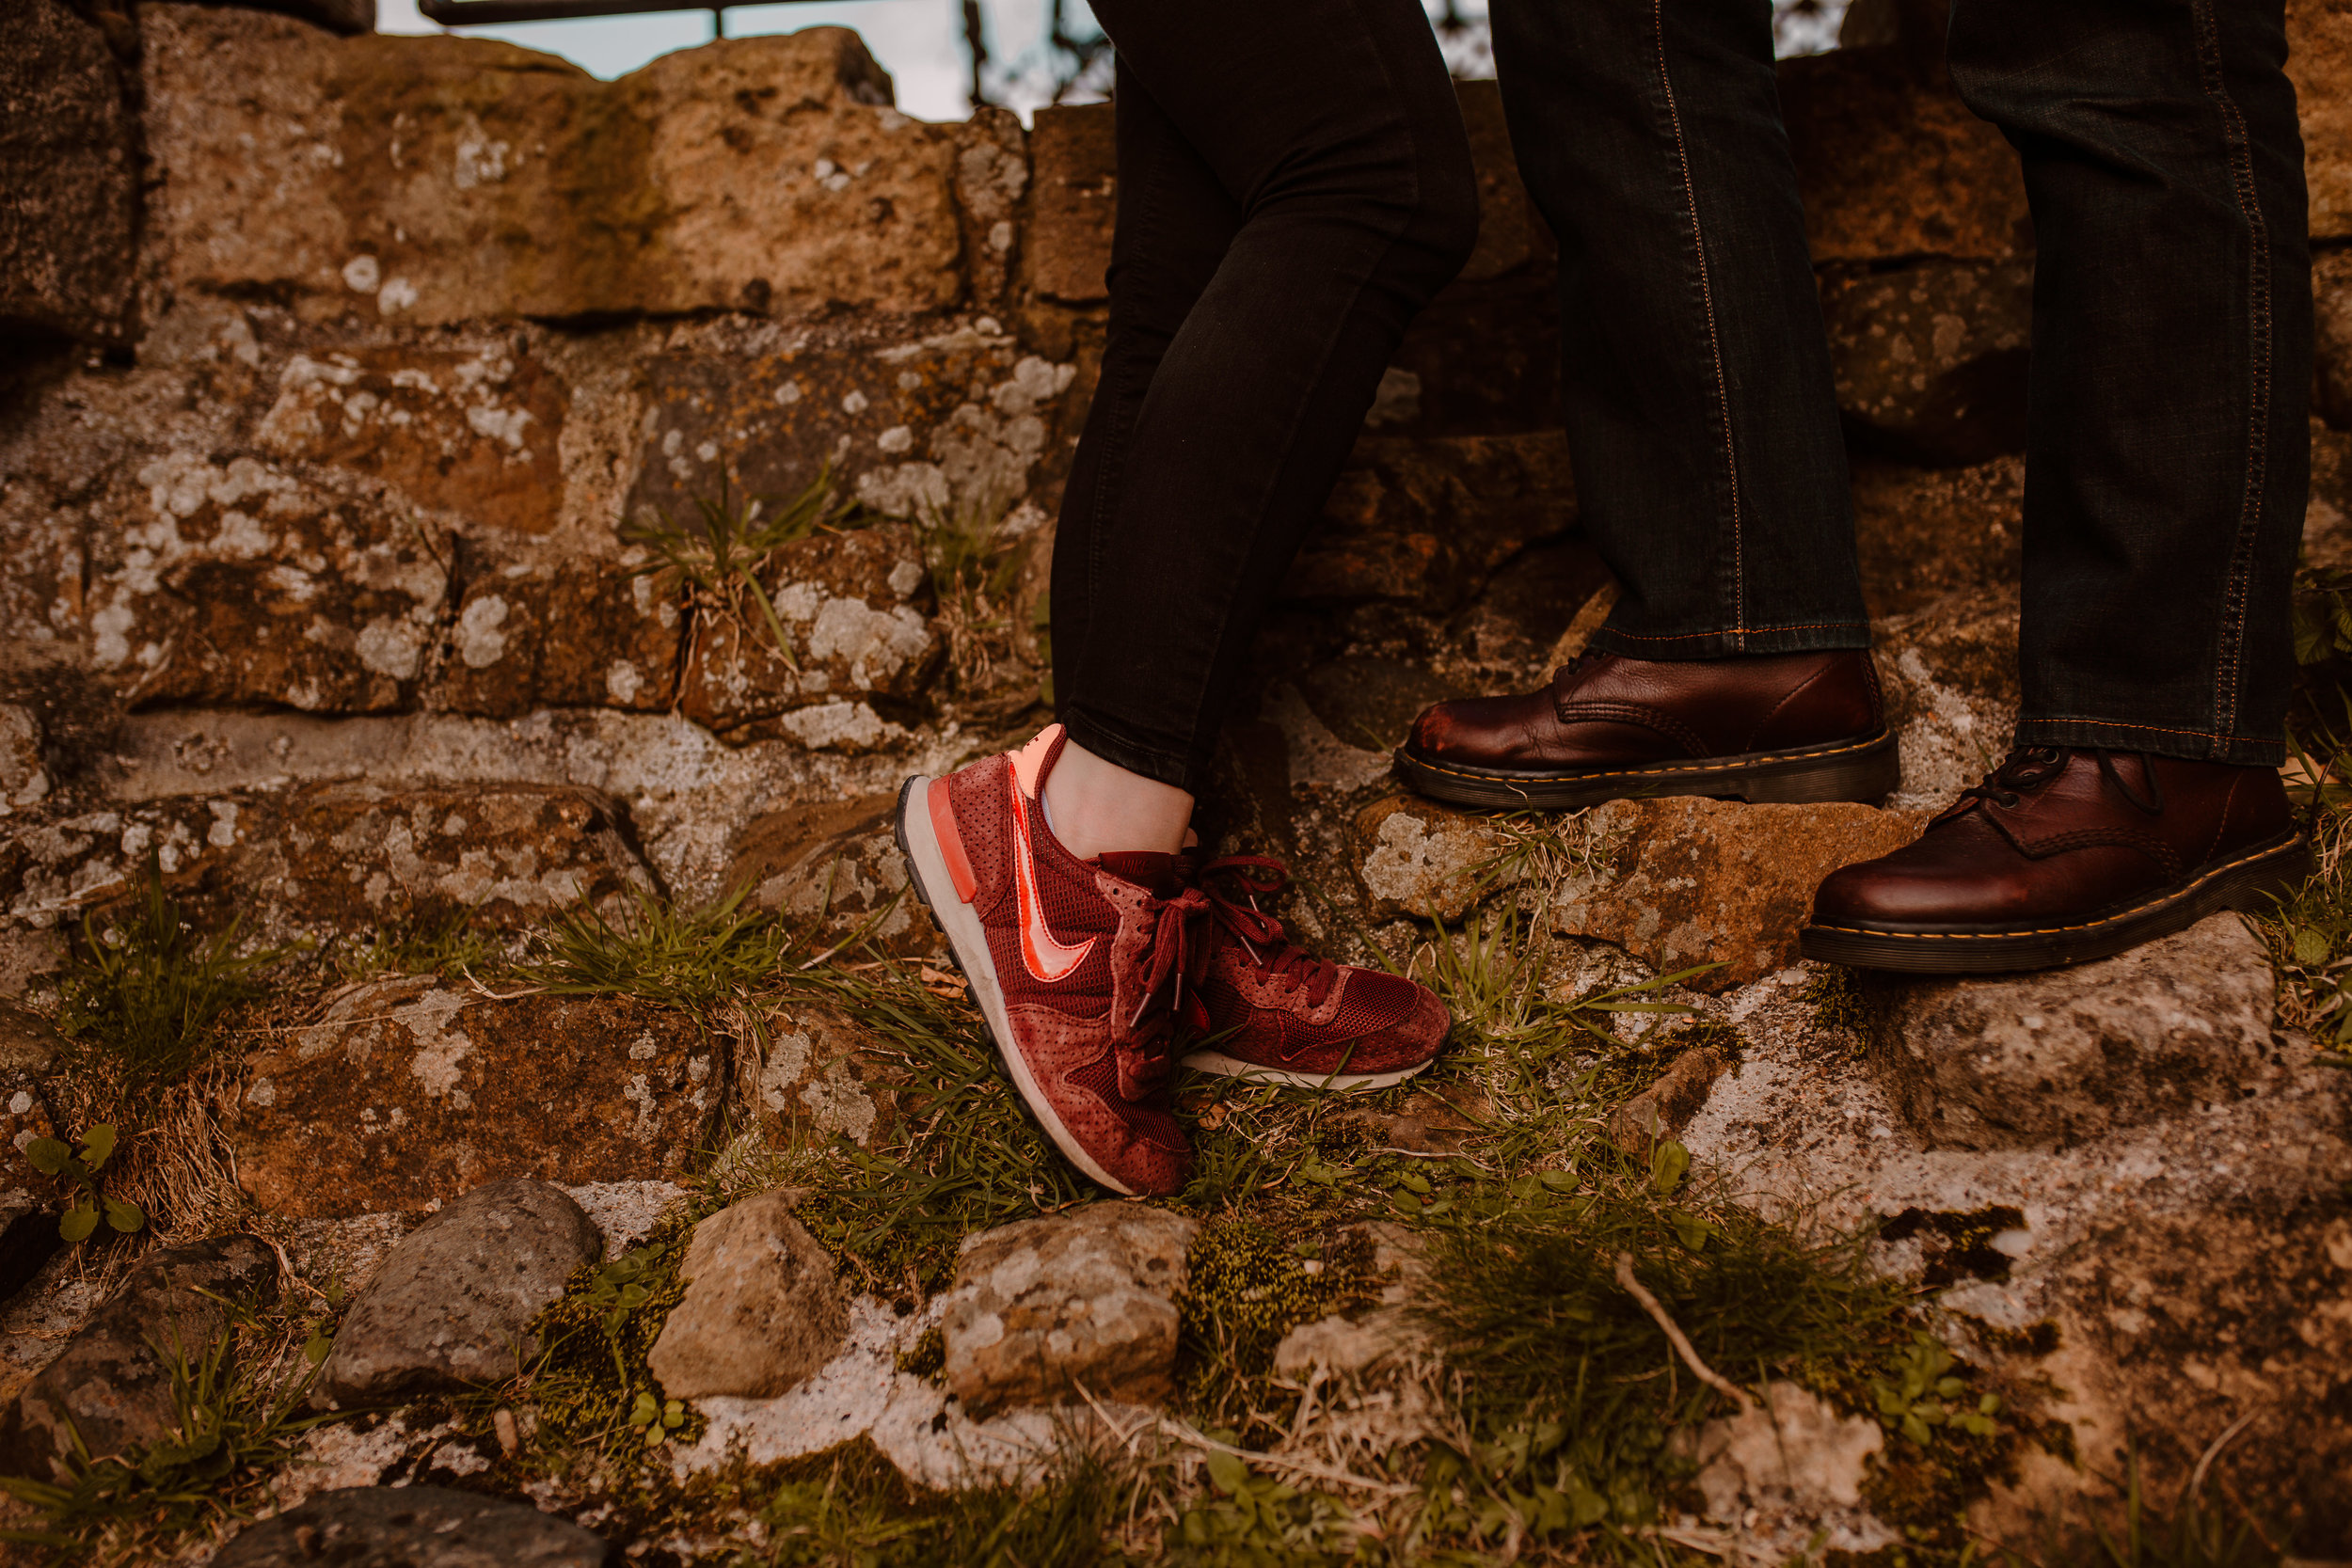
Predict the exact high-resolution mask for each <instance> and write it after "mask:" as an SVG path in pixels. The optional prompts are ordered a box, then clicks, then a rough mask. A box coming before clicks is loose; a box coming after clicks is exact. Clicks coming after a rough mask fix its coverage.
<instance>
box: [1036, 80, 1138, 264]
mask: <svg viewBox="0 0 2352 1568" xmlns="http://www.w3.org/2000/svg"><path fill="white" fill-rule="evenodd" d="M1117 119H1118V117H1117V115H1116V114H1115V113H1114V112H1113V111H1112V109H1111V106H1110V105H1109V104H1107V103H1087V104H1078V105H1066V106H1065V105H1059V104H1057V105H1054V106H1051V107H1048V108H1042V109H1040V110H1038V111H1037V114H1036V117H1035V118H1034V119H1033V120H1032V121H1031V123H1030V129H1029V164H1030V168H1031V170H1032V172H1033V175H1034V182H1033V183H1032V185H1031V187H1030V190H1031V195H1030V198H1029V235H1028V245H1027V247H1026V251H1025V261H1026V264H1027V267H1028V277H1029V287H1030V288H1032V289H1034V290H1036V291H1037V292H1038V293H1041V294H1042V295H1044V296H1045V297H1046V298H1047V299H1055V300H1059V301H1061V302H1062V303H1063V304H1066V305H1091V304H1093V303H1095V302H1096V301H1098V300H1103V299H1107V298H1109V297H1110V286H1109V285H1108V283H1106V282H1105V281H1104V272H1105V271H1107V270H1108V269H1109V266H1110V261H1111V226H1112V222H1113V220H1114V219H1115V218H1116V217H1117V216H1118V213H1119V148H1118V143H1117V141H1116V139H1115V138H1114V136H1113V134H1112V133H1113V130H1114V127H1115V125H1116V123H1117Z"/></svg>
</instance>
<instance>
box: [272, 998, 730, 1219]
mask: <svg viewBox="0 0 2352 1568" xmlns="http://www.w3.org/2000/svg"><path fill="white" fill-rule="evenodd" d="M720 1049H721V1048H720V1046H719V1044H718V1043H716V1042H714V1041H712V1040H711V1039H709V1038H707V1037H705V1036H704V1034H703V1032H702V1031H701V1030H700V1029H699V1028H697V1027H696V1025H695V1022H694V1020H693V1019H692V1018H691V1016H689V1015H688V1014H686V1013H683V1012H678V1011H673V1010H669V1009H665V1008H661V1007H658V1006H652V1005H650V1004H647V1003H644V1002H640V1001H638V1000H636V999H635V998H633V997H627V996H598V997H561V996H525V997H520V998H517V999H515V1000H512V1001H506V1002H496V1001H488V1000H484V999H482V998H479V997H477V996H474V995H472V994H471V993H469V992H465V991H460V990H453V989H449V988H446V987H443V986H442V985H440V984H439V983H437V981H434V980H432V979H429V978H413V979H399V980H388V981H379V982H375V983H373V984H370V985H367V986H363V987H361V988H359V989H358V990H354V991H352V992H350V993H349V994H347V995H345V996H343V997H342V998H340V999H338V1000H337V1001H336V1002H335V1004H334V1005H333V1006H330V1007H329V1008H328V1009H327V1010H326V1017H325V1018H324V1019H322V1020H321V1021H320V1022H317V1023H315V1024H311V1025H310V1026H308V1027H306V1028H302V1029H299V1030H296V1031H294V1033H293V1034H292V1035H291V1036H290V1037H289V1038H288V1043H287V1044H285V1045H283V1046H281V1047H279V1048H278V1049H275V1050H271V1051H265V1052H262V1053H260V1054H258V1055H256V1056H255V1057H254V1058H253V1059H252V1062H251V1076H250V1078H249V1079H248V1081H247V1084H246V1090H245V1095H244V1098H243V1101H241V1103H240V1107H239V1110H238V1114H237V1117H236V1122H235V1126H234V1128H233V1130H232V1131H231V1133H230V1141H231V1143H232V1145H233V1146H234V1148H235V1149H236V1155H237V1172H238V1176H239V1177H240V1179H241V1180H243V1181H244V1183H245V1187H246V1191H247V1192H248V1193H250V1194H251V1195H252V1196H253V1198H254V1201H255V1202H256V1203H258V1204H260V1205H261V1207H262V1209H264V1210H266V1211H268V1212H271V1213H276V1214H284V1215H290V1216H298V1217H307V1218H317V1217H326V1216H329V1215H338V1214H359V1213H368V1212H381V1211H385V1210H395V1209H417V1208H421V1207H423V1206H425V1205H426V1204H428V1203H431V1202H434V1201H436V1200H447V1199H451V1198H454V1197H456V1196H458V1195H459V1194H460V1193H464V1192H466V1191H468V1190H469V1189H471V1188H474V1187H476V1186H477V1185H478V1184H480V1183H482V1182H484V1181H488V1180H494V1179H497V1178H501V1177H524V1176H530V1177H537V1178H540V1179H542V1180H550V1181H562V1182H565V1183H579V1182H588V1181H625V1180H657V1179H671V1178H675V1177H676V1176H678V1175H679V1174H681V1173H683V1172H684V1171H685V1169H686V1167H687V1162H688V1161H689V1160H691V1158H692V1157H693V1155H694V1153H695V1151H696V1150H698V1149H701V1148H709V1147H711V1146H712V1142H713V1138H714V1135H715V1130H714V1127H713V1124H712V1118H713V1117H715V1116H716V1115H717V1112H718V1109H719V1105H720V1103H721V1100H722V1093H721V1091H722V1087H723V1081H724V1078H725V1072H724V1069H723V1064H722V1063H720V1062H717V1061H716V1060H714V1058H715V1057H716V1055H717V1053H718V1052H719V1050H720Z"/></svg>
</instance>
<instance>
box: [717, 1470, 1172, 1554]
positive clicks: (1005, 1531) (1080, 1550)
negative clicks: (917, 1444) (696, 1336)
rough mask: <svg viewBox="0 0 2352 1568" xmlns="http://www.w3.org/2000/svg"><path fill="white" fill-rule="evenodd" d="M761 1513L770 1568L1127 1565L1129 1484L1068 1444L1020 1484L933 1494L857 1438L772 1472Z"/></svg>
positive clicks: (1130, 1498)
mask: <svg viewBox="0 0 2352 1568" xmlns="http://www.w3.org/2000/svg"><path fill="white" fill-rule="evenodd" d="M766 1484H767V1485H768V1486H769V1487H771V1490H770V1491H769V1493H768V1495H767V1497H766V1500H765V1502H764V1504H763V1505H762V1506H761V1507H760V1510H759V1515H758V1516H759V1520H760V1523H761V1524H762V1525H763V1526H765V1527H766V1529H767V1534H768V1543H769V1544H768V1545H767V1547H766V1549H765V1551H764V1552H762V1553H760V1554H756V1555H748V1556H747V1557H745V1558H744V1559H742V1560H745V1561H749V1562H759V1563H767V1564H771V1565H773V1568H930V1565H931V1564H934V1563H942V1562H955V1563H959V1564H969V1565H971V1568H1042V1565H1044V1564H1049V1563H1050V1564H1054V1565H1056V1568H1064V1565H1066V1568H1093V1565H1095V1564H1104V1563H1114V1562H1126V1561H1129V1560H1130V1559H1129V1558H1128V1557H1127V1555H1126V1554H1125V1553H1124V1552H1122V1551H1121V1550H1120V1546H1119V1544H1118V1531H1119V1528H1120V1523H1121V1521H1122V1519H1123V1518H1124V1517H1125V1516H1126V1515H1127V1514H1128V1513H1129V1512H1130V1508H1131V1505H1132V1503H1133V1501H1134V1485H1133V1482H1132V1481H1130V1480H1128V1479H1127V1478H1126V1477H1124V1476H1122V1475H1121V1474H1120V1473H1119V1472H1117V1471H1114V1470H1113V1469H1112V1468H1111V1467H1110V1466H1109V1465H1105V1464H1104V1462H1103V1461H1102V1460H1100V1459H1098V1458H1096V1457H1094V1456H1093V1455H1092V1454H1090V1453H1089V1452H1088V1451H1086V1450H1085V1449H1083V1448H1082V1447H1079V1446H1076V1445H1071V1446H1069V1447H1067V1448H1066V1449H1064V1451H1063V1452H1062V1453H1060V1454H1059V1455H1057V1458H1056V1461H1055V1464H1054V1467H1053V1468H1052V1469H1051V1470H1049V1471H1048V1472H1047V1473H1046V1474H1044V1475H1042V1476H1040V1477H1036V1478H1033V1480H1032V1481H1031V1483H1030V1484H1029V1485H1027V1486H984V1487H974V1488H971V1489H969V1490H966V1491H961V1492H946V1493H943V1492H928V1491H925V1490H923V1489H922V1488H920V1487H917V1486H915V1485H914V1484H913V1483H911V1482H910V1481H907V1480H906V1478H905V1477H904V1476H902V1475H901V1474H899V1472H898V1466H897V1465H893V1464H891V1462H890V1461H889V1460H888V1459H886V1458H884V1457H883V1456H882V1453H881V1452H880V1451H878V1450H877V1449H875V1448H874V1446H873V1445H872V1444H871V1443H869V1442H867V1441H866V1439H864V1438H860V1439H858V1440H857V1441H856V1442H854V1443H849V1444H845V1445H843V1446H842V1447H840V1448H838V1449H829V1450H828V1451H826V1452H824V1453H821V1454H816V1455H812V1456H811V1457H809V1458H808V1459H804V1460H797V1461H792V1462H789V1463H787V1464H786V1465H779V1466H777V1467H776V1468H775V1470H773V1471H772V1472H771V1480H769V1481H768V1482H767V1483H766Z"/></svg>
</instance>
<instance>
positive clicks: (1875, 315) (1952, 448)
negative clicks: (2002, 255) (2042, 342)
mask: <svg viewBox="0 0 2352 1568" xmlns="http://www.w3.org/2000/svg"><path fill="white" fill-rule="evenodd" d="M1821 315H1822V319H1823V323H1824V325H1826V326H1827V328H1828V330H1829V344H1830V363H1831V366H1832V369H1833V370H1834V372H1835V373H1836V380H1837V409H1838V412H1839V414H1840V415H1842V416H1843V417H1844V419H1845V421H1846V426H1847V428H1848V430H1849V431H1851V432H1852V433H1853V434H1854V435H1856V436H1858V437H1859V438H1860V439H1861V440H1862V441H1863V442H1864V443H1866V444H1867V445H1869V446H1871V447H1875V448H1876V449H1878V450H1879V451H1883V452H1886V453H1888V454H1889V455H1892V456H1896V457H1899V458H1903V459H1906V460H1908V461H1911V462H1915V463H1926V464H1930V465H1933V466H1939V467H1945V466H1952V465H1962V464H1970V463H1982V462H1984V461H1986V460H1987V459H1989V458H1992V457H1995V456H1998V455H1999V454H2001V453H2004V452H2017V451H2024V450H2025V446H2026V361H2027V359H2028V358H2029V357H2030V356H2031V344H2032V341H2033V263H2032V262H2031V261H1985V262H1974V261H1922V262H1918V263H1915V264H1914V265H1912V266H1908V267H1904V268H1902V269H1901V270H1899V271H1896V272H1877V271H1871V272H1863V273H1858V274H1856V275H1854V276H1852V277H1846V278H1844V279H1841V280H1838V281H1835V282H1832V283H1830V284H1829V285H1828V286H1827V287H1825V288H1824V289H1823V290H1822V292H1821Z"/></svg>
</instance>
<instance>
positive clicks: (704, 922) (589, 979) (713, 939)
mask: <svg viewBox="0 0 2352 1568" xmlns="http://www.w3.org/2000/svg"><path fill="white" fill-rule="evenodd" d="M750 892H751V890H750V889H749V888H748V887H743V888H738V889H737V890H736V891H734V892H733V893H730V894H728V895H726V896H725V897H723V898H721V899H719V900H718V901H716V902H715V903H710V904H706V905H703V906H701V907H700V908H696V909H680V908H679V907H678V906H676V905H675V904H672V903H669V902H667V901H665V900H663V899H661V898H658V897H656V896H655V895H653V894H651V893H647V892H644V891H643V890H642V889H641V890H638V891H637V892H636V894H635V902H634V904H633V905H632V906H631V907H630V908H629V909H628V911H627V912H626V913H624V914H623V915H622V916H621V917H620V918H619V919H617V920H609V919H607V918H606V917H605V916H604V914H603V913H602V912H600V911H597V910H596V909H595V908H594V907H592V906H587V905H582V906H581V907H580V908H579V909H576V910H574V911H571V912H569V913H567V914H563V915H559V916H558V917H556V919H555V920H554V921H552V922H551V923H549V925H548V927H546V928H545V929H544V930H543V931H541V932H540V933H538V935H537V936H536V937H535V938H534V939H533V941H532V946H531V949H530V951H529V952H528V953H527V954H526V955H525V957H524V958H523V959H522V961H521V962H519V963H517V964H516V966H515V968H514V971H513V974H515V976H516V978H517V979H520V980H522V981H524V982H526V983H528V984H531V985H533V986H536V987H538V988H539V989H540V990H547V991H551V992H554V993H556V994H558V995H565V996H607V995H628V996H636V997H642V998H644V1000H646V1001H648V1002H657V1003H660V1004H661V1005H663V1006H672V1007H688V1008H693V1007H706V1006H711V1005H713V1004H717V1003H721V1002H725V1001H729V1000H732V999H735V998H738V997H740V996H743V995H745V994H747V993H749V992H751V991H753V990H759V989H762V988H765V987H768V986H771V985H774V984H777V983H779V982H780V981H783V980H785V979H787V978H788V977H789V976H788V974H787V970H788V969H789V968H790V967H792V966H794V965H795V964H797V962H798V961H799V960H800V959H801V958H803V957H804V955H805V954H806V950H807V946H808V938H807V936H806V934H805V933H803V932H797V931H794V930H792V929H791V928H790V927H787V926H786V925H785V924H784V923H783V922H782V921H780V920H778V919H777V918H776V917H775V916H774V915H773V914H771V913H770V912H768V911H764V910H761V909H759V908H757V907H755V906H754V907H750V908H747V907H745V906H746V900H747V899H748V897H749V895H750Z"/></svg>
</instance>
